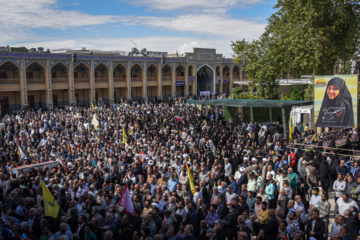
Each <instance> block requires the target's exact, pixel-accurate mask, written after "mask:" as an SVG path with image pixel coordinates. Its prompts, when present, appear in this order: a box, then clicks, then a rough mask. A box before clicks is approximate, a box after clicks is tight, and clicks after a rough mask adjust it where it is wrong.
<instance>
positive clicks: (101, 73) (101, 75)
mask: <svg viewBox="0 0 360 240" xmlns="http://www.w3.org/2000/svg"><path fill="white" fill-rule="evenodd" d="M109 70H110V69H109V68H108V66H106V65H105V64H103V63H99V64H98V65H97V66H96V67H95V69H94V77H95V82H104V83H106V82H108V81H109V73H110V71H109Z"/></svg>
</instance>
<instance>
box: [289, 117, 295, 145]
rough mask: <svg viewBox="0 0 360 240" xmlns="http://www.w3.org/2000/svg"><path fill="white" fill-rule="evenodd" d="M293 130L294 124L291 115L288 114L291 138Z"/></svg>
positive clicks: (290, 137) (291, 137)
mask: <svg viewBox="0 0 360 240" xmlns="http://www.w3.org/2000/svg"><path fill="white" fill-rule="evenodd" d="M293 131H294V125H293V121H292V115H291V114H290V131H289V139H290V140H293Z"/></svg>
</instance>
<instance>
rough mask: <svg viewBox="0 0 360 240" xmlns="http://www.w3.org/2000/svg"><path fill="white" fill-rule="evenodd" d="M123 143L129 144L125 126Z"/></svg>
mask: <svg viewBox="0 0 360 240" xmlns="http://www.w3.org/2000/svg"><path fill="white" fill-rule="evenodd" d="M123 143H124V144H127V135H126V132H125V127H124V126H123Z"/></svg>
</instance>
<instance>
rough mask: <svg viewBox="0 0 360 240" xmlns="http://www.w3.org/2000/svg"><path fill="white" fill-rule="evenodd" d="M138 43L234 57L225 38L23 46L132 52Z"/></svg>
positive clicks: (99, 40) (156, 38) (89, 40)
mask: <svg viewBox="0 0 360 240" xmlns="http://www.w3.org/2000/svg"><path fill="white" fill-rule="evenodd" d="M131 40H133V41H134V42H136V44H137V46H138V48H147V50H148V51H165V52H169V53H175V52H176V51H178V53H180V54H182V53H185V52H192V49H193V48H194V47H202V48H215V49H216V51H217V53H222V54H224V55H225V56H226V57H231V56H232V50H231V47H230V44H231V43H230V41H229V40H227V39H224V38H212V39H204V38H200V37H167V36H151V37H138V38H111V39H110V38H97V39H94V38H86V39H71V40H56V41H34V42H30V43H29V42H23V43H21V44H22V45H25V46H27V47H30V48H31V47H40V46H42V47H44V48H45V49H47V48H49V49H62V48H71V49H81V48H82V47H86V48H87V49H101V50H114V51H115V50H121V51H130V49H131V48H132V47H133V46H134V45H133V43H132V42H131Z"/></svg>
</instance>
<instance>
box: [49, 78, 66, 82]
mask: <svg viewBox="0 0 360 240" xmlns="http://www.w3.org/2000/svg"><path fill="white" fill-rule="evenodd" d="M51 82H52V83H69V81H68V79H67V78H52V79H51Z"/></svg>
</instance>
